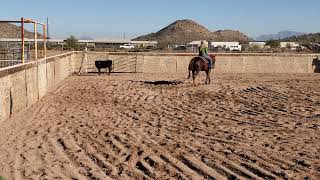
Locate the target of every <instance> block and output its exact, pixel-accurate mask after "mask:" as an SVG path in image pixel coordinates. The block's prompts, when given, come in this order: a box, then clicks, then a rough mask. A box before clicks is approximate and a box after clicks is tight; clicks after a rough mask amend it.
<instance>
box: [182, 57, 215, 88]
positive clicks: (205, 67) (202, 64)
mask: <svg viewBox="0 0 320 180" xmlns="http://www.w3.org/2000/svg"><path fill="white" fill-rule="evenodd" d="M209 56H210V57H211V59H212V69H214V66H215V62H216V56H215V55H213V54H210V55H209ZM212 69H209V64H208V62H207V60H205V59H203V58H202V57H200V56H197V57H194V58H192V59H191V61H190V63H189V76H188V79H189V78H190V77H191V74H190V72H191V71H192V78H193V84H194V83H195V79H196V77H197V75H198V74H199V73H200V71H205V72H206V81H205V84H208V83H209V84H210V81H211V79H210V72H211V70H212Z"/></svg>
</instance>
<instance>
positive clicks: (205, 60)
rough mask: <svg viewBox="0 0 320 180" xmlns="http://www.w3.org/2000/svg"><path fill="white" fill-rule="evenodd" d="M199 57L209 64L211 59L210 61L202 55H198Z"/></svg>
mask: <svg viewBox="0 0 320 180" xmlns="http://www.w3.org/2000/svg"><path fill="white" fill-rule="evenodd" d="M198 57H199V58H201V59H202V60H203V61H204V62H206V63H208V64H209V61H208V60H207V59H206V58H204V57H202V56H198Z"/></svg>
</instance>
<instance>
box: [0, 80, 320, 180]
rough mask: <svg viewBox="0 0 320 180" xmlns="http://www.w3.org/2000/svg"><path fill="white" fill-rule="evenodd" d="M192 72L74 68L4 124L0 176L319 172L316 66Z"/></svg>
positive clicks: (283, 175)
mask: <svg viewBox="0 0 320 180" xmlns="http://www.w3.org/2000/svg"><path fill="white" fill-rule="evenodd" d="M185 76H186V75H183V74H181V75H155V74H112V75H111V76H106V75H101V76H97V74H88V75H81V76H72V77H69V78H68V79H66V80H65V81H64V82H63V83H62V84H61V85H60V86H59V87H58V88H57V89H56V90H55V91H54V92H52V93H49V94H48V95H47V96H45V97H44V98H43V99H42V100H41V101H40V102H38V103H36V104H34V105H33V106H32V107H30V108H29V109H26V110H23V111H21V112H20V113H18V114H16V115H14V116H13V117H12V118H10V119H8V120H7V121H5V122H3V123H1V124H0V175H1V176H4V177H6V178H7V179H8V180H9V179H132V178H133V179H303V178H309V179H319V178H320V75H319V74H318V75H317V74H299V75H293V74H283V75H268V74H260V75H257V74H246V75H245V74H242V75H240V74H218V75H216V76H215V78H214V80H213V83H212V84H211V85H208V86H204V85H199V86H192V85H191V84H190V82H186V81H184V80H183V79H184V78H185ZM202 76H203V75H202ZM202 78H203V77H202ZM163 80H167V81H171V82H169V84H161V83H166V82H164V81H163ZM173 80H175V81H173ZM150 81H159V82H158V84H152V82H150ZM161 81H162V82H161Z"/></svg>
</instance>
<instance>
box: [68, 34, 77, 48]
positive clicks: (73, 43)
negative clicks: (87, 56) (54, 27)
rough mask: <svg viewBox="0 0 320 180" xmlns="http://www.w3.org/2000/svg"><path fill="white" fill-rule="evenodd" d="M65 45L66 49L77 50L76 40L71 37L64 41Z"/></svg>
mask: <svg viewBox="0 0 320 180" xmlns="http://www.w3.org/2000/svg"><path fill="white" fill-rule="evenodd" d="M66 44H67V47H68V48H71V49H77V48H78V39H77V38H76V37H74V36H72V35H71V36H70V37H69V38H68V39H66Z"/></svg>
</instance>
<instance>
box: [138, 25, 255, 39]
mask: <svg viewBox="0 0 320 180" xmlns="http://www.w3.org/2000/svg"><path fill="white" fill-rule="evenodd" d="M133 40H134V41H158V42H159V44H161V45H168V44H171V45H172V44H187V43H189V42H191V41H197V40H208V41H239V42H240V43H247V42H249V41H250V40H251V39H250V38H249V37H248V36H247V35H245V34H243V33H241V32H239V31H233V30H219V31H216V32H210V31H209V30H208V29H207V28H206V27H204V26H202V25H200V24H198V23H196V22H195V21H193V20H187V19H185V20H177V21H175V22H173V23H172V24H170V25H168V26H167V27H165V28H163V29H161V30H160V31H158V32H156V33H151V34H147V35H143V36H140V37H137V38H135V39H133Z"/></svg>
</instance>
